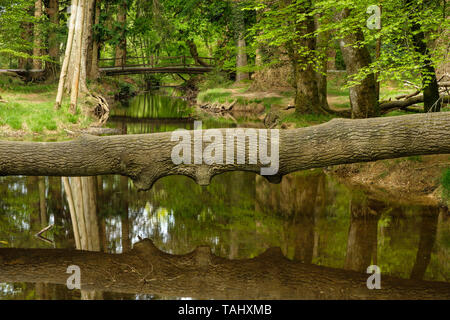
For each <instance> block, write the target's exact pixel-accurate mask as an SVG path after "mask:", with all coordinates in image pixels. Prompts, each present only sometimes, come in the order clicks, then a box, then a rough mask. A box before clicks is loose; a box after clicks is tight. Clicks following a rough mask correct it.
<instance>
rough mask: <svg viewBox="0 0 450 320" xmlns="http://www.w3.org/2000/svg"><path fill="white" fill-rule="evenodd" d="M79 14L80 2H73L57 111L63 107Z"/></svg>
mask: <svg viewBox="0 0 450 320" xmlns="http://www.w3.org/2000/svg"><path fill="white" fill-rule="evenodd" d="M80 1H81V0H80ZM77 12H78V0H72V4H71V13H70V20H69V33H68V35H67V43H66V52H65V55H64V61H63V65H62V68H61V75H60V76H59V84H58V93H57V95H56V102H55V109H59V108H60V107H61V103H62V99H63V92H64V84H65V82H66V78H68V77H67V74H68V71H69V62H70V55H71V52H72V45H73V38H74V36H75V23H76V18H77ZM67 82H70V81H69V79H67Z"/></svg>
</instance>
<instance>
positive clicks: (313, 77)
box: [293, 1, 325, 114]
mask: <svg viewBox="0 0 450 320" xmlns="http://www.w3.org/2000/svg"><path fill="white" fill-rule="evenodd" d="M300 10H301V13H304V12H305V11H308V10H311V1H307V2H306V3H305V6H304V7H303V6H302V7H301V8H300ZM295 29H296V32H297V34H298V38H297V39H296V41H295V42H296V43H295V44H293V59H294V77H295V89H296V90H295V109H296V111H297V112H298V113H301V114H305V113H312V114H321V113H325V111H324V110H323V109H322V102H323V100H322V99H321V98H320V96H319V83H318V82H319V77H318V73H317V72H316V70H315V69H314V63H313V62H311V60H312V56H311V55H312V53H311V52H314V51H315V50H316V49H317V39H316V37H315V36H308V35H310V34H312V33H314V32H315V30H316V24H315V21H314V17H313V16H310V15H307V16H306V18H305V20H304V21H301V22H299V23H297V25H296V27H295ZM304 50H308V51H307V52H309V54H308V55H306V56H305V53H304V52H302V55H300V54H299V52H300V51H304Z"/></svg>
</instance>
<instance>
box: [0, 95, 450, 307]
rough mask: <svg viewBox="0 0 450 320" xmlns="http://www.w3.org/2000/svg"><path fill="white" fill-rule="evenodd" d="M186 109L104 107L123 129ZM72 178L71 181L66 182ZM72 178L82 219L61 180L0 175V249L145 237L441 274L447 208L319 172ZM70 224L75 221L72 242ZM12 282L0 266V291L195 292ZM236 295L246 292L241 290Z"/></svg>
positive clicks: (125, 246) (405, 274)
mask: <svg viewBox="0 0 450 320" xmlns="http://www.w3.org/2000/svg"><path fill="white" fill-rule="evenodd" d="M191 115H192V110H191V109H190V107H188V105H187V103H186V102H185V101H183V100H181V99H176V98H171V97H162V96H156V95H150V94H143V95H140V96H137V97H135V98H133V99H132V100H131V101H130V102H129V103H128V105H127V106H123V107H118V108H115V109H113V110H112V114H111V117H110V124H109V125H110V126H111V127H114V128H118V129H120V130H121V132H122V133H123V134H142V133H155V132H165V131H173V130H176V129H178V128H185V129H191V130H192V129H193V126H194V119H193V118H192V117H191ZM220 126H221V122H220V121H217V122H215V121H209V122H206V123H204V127H205V128H212V127H220ZM222 126H223V124H222ZM83 179H84V180H83ZM71 182H72V183H73V184H75V182H74V179H71ZM80 183H81V184H80V185H81V186H83V188H85V186H86V185H88V186H89V188H85V189H83V192H81V193H80V194H79V195H76V194H75V195H73V196H74V199H73V201H74V203H76V201H77V199H78V201H81V202H80V203H84V204H85V207H84V217H85V221H84V222H83V223H81V222H80V221H76V222H75V223H74V221H73V217H72V216H71V213H70V208H69V207H70V206H69V200H68V199H67V192H66V191H65V187H64V183H63V182H62V179H61V178H60V177H26V176H15V177H0V248H17V249H19V248H43V249H52V248H59V249H74V248H77V249H84V250H90V251H102V252H106V253H113V254H120V253H126V252H129V251H130V250H131V249H132V247H133V245H134V244H135V243H137V242H139V241H140V239H144V238H149V239H151V240H152V241H153V243H154V244H155V245H156V247H157V248H158V249H160V250H162V251H163V252H166V253H169V254H173V255H181V254H187V253H189V252H192V251H193V250H195V249H196V248H197V247H199V246H209V247H210V248H211V251H212V253H213V254H214V255H216V256H219V257H222V258H227V259H233V260H234V259H250V258H255V257H258V256H259V255H261V254H262V253H264V252H265V251H266V250H267V249H269V248H272V247H278V248H280V249H281V252H282V253H283V255H284V256H285V257H286V258H288V259H290V260H294V261H300V262H302V263H305V264H308V265H309V264H312V265H319V266H325V267H331V268H336V269H342V270H353V271H358V272H360V273H366V269H367V267H368V266H370V265H377V266H378V267H379V268H380V269H381V274H382V277H383V276H384V275H388V276H393V277H397V278H402V279H414V280H426V281H429V286H431V287H432V286H433V283H434V282H446V283H450V259H449V257H450V216H449V214H448V212H447V209H444V208H439V207H424V206H413V205H411V206H405V205H400V204H398V205H397V204H396V203H395V201H390V202H389V203H388V202H385V201H383V200H380V199H377V198H375V197H374V196H373V195H371V194H369V193H367V192H363V191H362V190H357V189H351V188H349V187H347V186H345V185H343V184H341V183H339V182H338V181H337V180H336V179H335V178H333V177H332V176H329V175H326V174H325V173H324V172H323V171H322V170H307V171H302V172H297V173H293V174H290V175H287V176H285V177H283V180H282V182H281V184H278V185H276V184H270V183H269V182H267V180H266V179H265V178H263V177H261V176H259V175H255V174H253V173H248V172H230V173H226V174H223V175H219V176H216V177H214V178H213V180H212V183H211V184H210V185H209V186H207V187H201V186H199V185H197V184H196V183H195V182H194V181H192V180H191V179H189V178H187V177H184V176H169V177H165V178H162V179H160V180H159V181H157V182H156V184H155V185H154V186H153V188H152V189H151V190H149V191H145V192H138V191H137V190H136V189H135V188H134V186H133V183H132V181H131V180H129V179H128V178H126V177H121V176H97V177H89V178H82V179H80ZM72 190H74V189H72ZM83 197H84V198H83ZM82 198H83V199H85V202H83V201H82V200H80V199H82ZM86 199H91V200H92V199H94V200H92V201H91V200H86ZM89 201H91V202H89ZM49 225H53V227H52V228H50V229H49V230H48V231H47V232H45V233H43V234H42V236H43V237H44V239H42V238H38V237H36V236H35V234H36V233H38V232H39V231H40V230H42V229H43V228H45V227H47V226H49ZM74 225H77V226H78V229H79V230H81V229H82V228H84V229H83V230H85V231H84V232H83V233H80V234H79V235H78V236H79V237H80V239H79V241H77V240H76V235H75V234H74V227H73V226H74ZM80 246H81V248H80ZM0 265H1V260H0ZM368 276H369V275H367V277H368ZM17 279H18V280H16V281H12V282H11V281H8V279H6V280H5V279H2V278H1V267H0V299H168V298H171V299H181V298H196V297H195V296H190V295H189V294H185V293H183V295H175V296H173V295H171V296H164V295H160V294H157V293H155V294H148V293H145V294H143V293H140V292H139V290H137V289H136V292H134V293H129V292H127V293H123V292H114V291H110V290H108V289H107V288H105V290H93V291H92V290H91V291H89V292H86V290H69V289H68V288H67V287H66V286H65V285H62V284H54V283H42V282H39V281H38V280H36V282H32V281H31V282H30V281H29V280H27V281H20V275H18V277H17ZM382 279H383V278H382ZM313 280H314V279H311V281H313ZM174 281H177V280H174ZM382 281H383V280H382ZM242 294H243V296H244V297H245V296H246V293H245V291H244V292H243V293H242ZM248 296H249V297H251V295H250V293H249V295H248ZM261 297H262V298H264V297H265V296H264V292H262V293H261Z"/></svg>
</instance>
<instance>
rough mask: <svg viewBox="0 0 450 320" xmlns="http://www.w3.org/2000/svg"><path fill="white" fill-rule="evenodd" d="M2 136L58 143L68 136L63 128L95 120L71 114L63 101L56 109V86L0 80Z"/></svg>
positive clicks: (66, 103) (0, 131)
mask: <svg viewBox="0 0 450 320" xmlns="http://www.w3.org/2000/svg"><path fill="white" fill-rule="evenodd" d="M0 88H1V91H0V96H1V98H2V102H1V103H0V137H1V138H13V139H17V138H20V139H22V140H55V139H60V138H63V137H64V136H66V134H65V132H64V129H69V130H73V129H78V128H84V127H87V126H89V124H90V123H91V122H92V120H91V119H90V118H89V117H87V116H85V115H83V114H82V113H81V112H78V113H77V114H75V115H72V114H70V113H69V112H68V109H69V103H68V101H67V100H64V101H63V104H62V107H61V109H60V110H55V109H54V103H55V97H56V90H57V84H33V83H31V84H24V83H22V82H21V81H20V80H18V79H14V78H6V77H3V78H0Z"/></svg>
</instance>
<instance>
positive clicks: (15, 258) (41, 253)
mask: <svg viewBox="0 0 450 320" xmlns="http://www.w3.org/2000/svg"><path fill="white" fill-rule="evenodd" d="M69 265H77V266H79V267H80V271H81V289H82V290H100V291H112V292H123V293H134V294H136V293H141V294H144V293H148V294H156V295H161V296H170V297H174V296H175V297H194V298H198V299H206V298H207V299H449V298H450V284H448V283H443V282H430V281H417V280H406V279H398V278H393V277H389V276H383V275H382V276H381V290H369V289H367V286H366V281H367V278H368V277H369V275H368V274H364V273H359V272H355V271H346V270H341V269H334V268H328V267H320V266H315V265H309V264H303V263H300V262H295V261H290V260H288V259H287V258H285V257H284V256H283V254H282V253H281V251H280V249H278V248H272V249H269V250H267V251H266V252H265V253H263V254H262V255H260V256H259V257H257V258H254V259H244V260H228V259H224V258H219V257H216V256H214V255H212V254H211V251H210V249H209V248H208V247H199V248H197V249H196V250H195V251H194V252H192V253H189V254H186V255H179V256H174V255H170V254H167V253H164V252H162V251H160V250H159V249H158V248H156V247H155V246H154V245H153V243H152V242H151V241H150V240H148V239H146V240H143V241H141V242H139V243H136V244H135V246H134V248H133V250H131V251H130V252H128V253H124V254H118V255H114V254H105V253H100V252H86V251H71V250H61V249H50V250H46V249H40V250H39V249H9V248H8V249H0V281H1V282H31V283H55V284H66V281H67V278H68V277H69V275H68V274H67V273H66V270H67V267H68V266H69Z"/></svg>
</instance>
